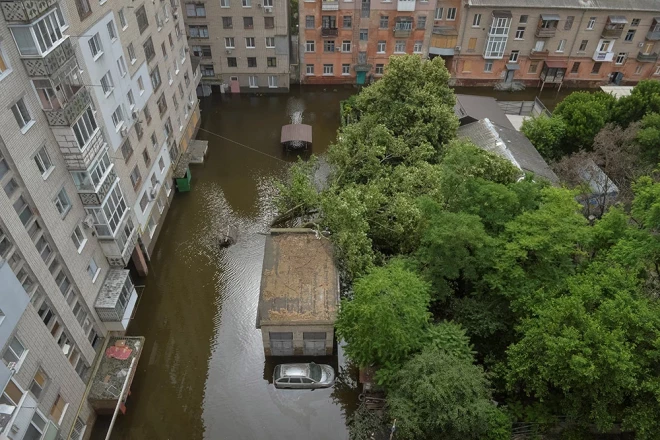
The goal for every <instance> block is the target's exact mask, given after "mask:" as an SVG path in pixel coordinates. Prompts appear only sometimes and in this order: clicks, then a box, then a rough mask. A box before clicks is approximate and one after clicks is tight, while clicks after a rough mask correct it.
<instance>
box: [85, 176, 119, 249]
mask: <svg viewBox="0 0 660 440" xmlns="http://www.w3.org/2000/svg"><path fill="white" fill-rule="evenodd" d="M85 209H86V211H87V213H88V214H91V215H92V218H93V219H94V228H95V229H96V233H97V234H98V235H99V237H113V236H114V234H115V232H117V228H118V227H119V225H120V224H121V221H122V220H123V218H124V215H125V214H126V211H127V206H126V202H125V201H124V195H123V194H122V192H121V188H120V187H119V185H118V183H117V182H115V184H114V186H113V188H112V189H111V190H110V192H109V193H108V196H107V197H106V199H105V200H104V201H103V204H102V205H101V206H100V207H93V208H85Z"/></svg>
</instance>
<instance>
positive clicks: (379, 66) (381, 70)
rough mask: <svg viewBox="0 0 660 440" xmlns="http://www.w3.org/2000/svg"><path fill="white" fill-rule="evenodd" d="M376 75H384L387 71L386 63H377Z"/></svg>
mask: <svg viewBox="0 0 660 440" xmlns="http://www.w3.org/2000/svg"><path fill="white" fill-rule="evenodd" d="M375 72H376V75H382V74H383V73H384V72H385V65H384V64H376V70H375Z"/></svg>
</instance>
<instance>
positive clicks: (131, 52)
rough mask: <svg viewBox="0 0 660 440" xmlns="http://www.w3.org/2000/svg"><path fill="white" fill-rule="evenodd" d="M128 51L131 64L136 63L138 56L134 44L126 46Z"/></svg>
mask: <svg viewBox="0 0 660 440" xmlns="http://www.w3.org/2000/svg"><path fill="white" fill-rule="evenodd" d="M126 51H127V52H128V58H129V59H130V60H131V64H133V63H135V61H137V55H135V48H134V47H133V43H129V45H128V46H126Z"/></svg>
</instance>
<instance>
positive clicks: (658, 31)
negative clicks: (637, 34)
mask: <svg viewBox="0 0 660 440" xmlns="http://www.w3.org/2000/svg"><path fill="white" fill-rule="evenodd" d="M646 39H647V40H649V41H658V40H660V17H654V18H653V23H651V28H650V29H649V31H648V32H647V33H646Z"/></svg>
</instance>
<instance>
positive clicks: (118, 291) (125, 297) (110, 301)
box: [94, 269, 137, 331]
mask: <svg viewBox="0 0 660 440" xmlns="http://www.w3.org/2000/svg"><path fill="white" fill-rule="evenodd" d="M136 302H137V292H136V291H135V286H134V285H133V282H132V281H131V277H130V271H129V270H128V269H110V270H109V271H108V275H107V276H106V277H105V280H104V281H103V285H102V286H101V290H100V291H99V295H98V296H97V297H96V302H95V303H94V309H95V310H96V313H97V314H98V316H99V318H100V319H101V321H102V322H103V323H104V324H105V325H106V328H107V329H108V330H110V331H124V330H126V328H127V327H128V323H129V322H130V319H131V315H132V314H133V309H134V308H135V303H136Z"/></svg>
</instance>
